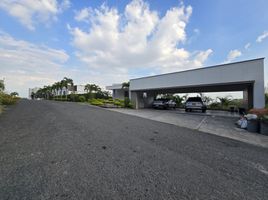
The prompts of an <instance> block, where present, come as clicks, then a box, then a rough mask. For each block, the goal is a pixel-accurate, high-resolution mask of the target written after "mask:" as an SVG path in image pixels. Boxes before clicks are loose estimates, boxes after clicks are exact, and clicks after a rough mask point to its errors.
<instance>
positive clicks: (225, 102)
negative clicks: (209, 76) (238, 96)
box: [217, 95, 232, 107]
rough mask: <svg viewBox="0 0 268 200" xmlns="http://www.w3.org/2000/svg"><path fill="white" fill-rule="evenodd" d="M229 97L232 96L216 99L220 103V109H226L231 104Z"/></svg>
mask: <svg viewBox="0 0 268 200" xmlns="http://www.w3.org/2000/svg"><path fill="white" fill-rule="evenodd" d="M231 97H232V96H230V95H229V96H226V97H217V99H219V100H220V103H221V106H222V107H227V106H229V104H230V103H231V100H232V99H231Z"/></svg>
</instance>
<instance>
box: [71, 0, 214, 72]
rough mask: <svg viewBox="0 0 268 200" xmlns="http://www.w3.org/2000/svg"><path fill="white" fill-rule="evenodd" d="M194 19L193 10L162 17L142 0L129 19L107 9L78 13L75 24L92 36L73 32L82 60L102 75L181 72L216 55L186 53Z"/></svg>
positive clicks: (184, 8) (75, 29) (130, 7)
mask: <svg viewBox="0 0 268 200" xmlns="http://www.w3.org/2000/svg"><path fill="white" fill-rule="evenodd" d="M191 14H192V7H191V6H184V5H181V6H179V7H174V8H171V9H169V10H168V11H167V12H166V13H165V15H164V16H163V17H160V16H159V14H158V13H157V12H156V11H152V10H150V8H149V5H148V4H147V3H145V2H144V1H142V0H133V1H131V2H130V3H129V4H128V5H127V6H126V7H125V10H124V13H119V12H118V10H117V9H115V8H109V7H107V6H106V5H105V4H104V5H102V6H101V8H99V9H92V8H84V9H82V10H81V11H79V12H77V13H76V16H75V19H76V20H78V21H86V22H89V23H90V26H89V30H83V29H81V28H79V27H71V26H69V31H70V33H71V34H72V36H73V40H72V43H73V45H74V47H76V49H77V52H76V55H77V57H78V58H79V59H80V60H81V61H83V62H85V63H86V64H87V65H88V66H90V67H91V68H94V69H95V70H97V71H99V72H102V73H106V72H113V73H114V74H116V73H121V74H124V75H127V74H128V72H129V70H131V69H135V70H137V69H139V68H142V69H145V68H148V69H151V71H156V72H157V73H159V72H170V71H179V70H185V69H189V68H196V67H201V66H202V65H203V63H204V62H205V61H206V60H207V58H208V56H209V55H210V54H211V53H212V50H211V49H208V50H204V51H197V52H189V51H187V50H186V49H184V48H183V47H182V45H183V44H184V43H185V42H186V40H187V34H186V30H185V29H186V25H187V23H188V20H189V18H190V16H191Z"/></svg>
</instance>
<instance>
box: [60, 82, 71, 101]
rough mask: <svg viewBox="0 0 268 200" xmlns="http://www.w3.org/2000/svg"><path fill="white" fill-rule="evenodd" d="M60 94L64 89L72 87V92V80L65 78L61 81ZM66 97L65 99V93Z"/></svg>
mask: <svg viewBox="0 0 268 200" xmlns="http://www.w3.org/2000/svg"><path fill="white" fill-rule="evenodd" d="M60 83H61V92H62V89H63V88H66V90H68V86H70V87H72V90H73V85H74V83H73V79H71V78H67V77H64V78H63V79H62V80H61V82H60ZM65 95H66V97H67V93H66V94H65Z"/></svg>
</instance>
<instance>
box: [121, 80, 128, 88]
mask: <svg viewBox="0 0 268 200" xmlns="http://www.w3.org/2000/svg"><path fill="white" fill-rule="evenodd" d="M128 88H129V81H128V82H123V83H122V89H128Z"/></svg>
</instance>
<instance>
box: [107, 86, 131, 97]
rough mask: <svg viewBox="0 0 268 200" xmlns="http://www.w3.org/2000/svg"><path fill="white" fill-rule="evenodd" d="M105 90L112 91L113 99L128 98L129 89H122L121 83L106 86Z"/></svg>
mask: <svg viewBox="0 0 268 200" xmlns="http://www.w3.org/2000/svg"><path fill="white" fill-rule="evenodd" d="M106 90H112V95H113V99H124V98H125V97H128V96H129V89H128V88H123V87H122V83H119V84H113V85H111V86H106Z"/></svg>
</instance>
